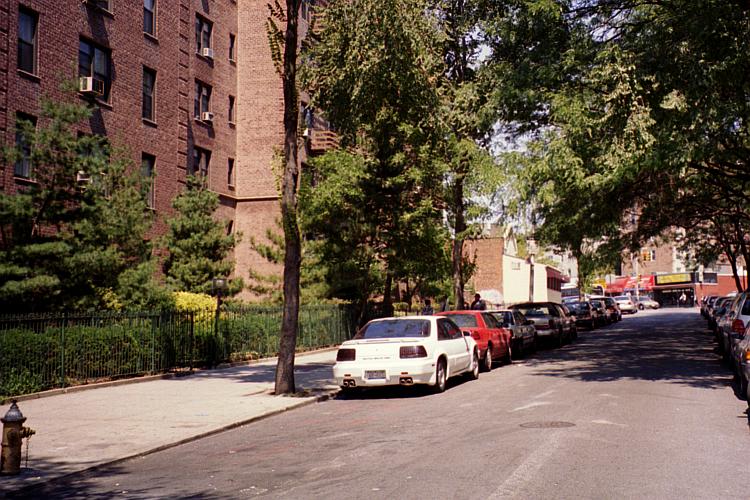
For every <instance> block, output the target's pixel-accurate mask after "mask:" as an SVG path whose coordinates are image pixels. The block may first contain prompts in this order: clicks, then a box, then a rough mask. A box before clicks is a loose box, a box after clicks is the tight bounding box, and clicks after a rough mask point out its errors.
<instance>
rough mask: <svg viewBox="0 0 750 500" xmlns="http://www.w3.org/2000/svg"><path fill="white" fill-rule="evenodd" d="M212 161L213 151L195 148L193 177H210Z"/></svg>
mask: <svg viewBox="0 0 750 500" xmlns="http://www.w3.org/2000/svg"><path fill="white" fill-rule="evenodd" d="M210 161H211V151H208V150H206V149H203V148H199V147H194V148H193V166H192V169H191V172H190V173H191V174H192V175H197V176H200V177H207V176H208V164H209V162H210Z"/></svg>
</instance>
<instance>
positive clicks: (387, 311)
mask: <svg viewBox="0 0 750 500" xmlns="http://www.w3.org/2000/svg"><path fill="white" fill-rule="evenodd" d="M392 288H393V274H392V273H391V271H390V270H387V269H386V272H385V289H384V290H383V315H384V316H385V317H386V318H388V317H391V316H393V299H392V298H391V293H392Z"/></svg>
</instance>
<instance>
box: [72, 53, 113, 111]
mask: <svg viewBox="0 0 750 500" xmlns="http://www.w3.org/2000/svg"><path fill="white" fill-rule="evenodd" d="M111 66H112V65H111V62H110V52H109V49H105V48H104V47H101V46H99V45H97V44H95V43H93V42H90V41H88V40H84V39H81V41H80V43H79V44H78V76H93V77H94V79H96V80H100V81H102V82H103V83H104V93H103V94H102V96H101V98H102V99H103V100H105V101H109V91H110V88H111V87H112V69H111Z"/></svg>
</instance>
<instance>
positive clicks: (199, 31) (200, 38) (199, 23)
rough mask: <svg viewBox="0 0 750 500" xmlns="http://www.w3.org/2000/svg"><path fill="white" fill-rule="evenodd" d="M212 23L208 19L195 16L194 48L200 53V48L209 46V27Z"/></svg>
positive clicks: (211, 26)
mask: <svg viewBox="0 0 750 500" xmlns="http://www.w3.org/2000/svg"><path fill="white" fill-rule="evenodd" d="M212 28H213V24H211V21H209V20H208V19H206V18H204V17H201V16H198V15H196V16H195V50H196V51H197V52H198V53H200V52H201V50H202V49H208V48H211V29H212Z"/></svg>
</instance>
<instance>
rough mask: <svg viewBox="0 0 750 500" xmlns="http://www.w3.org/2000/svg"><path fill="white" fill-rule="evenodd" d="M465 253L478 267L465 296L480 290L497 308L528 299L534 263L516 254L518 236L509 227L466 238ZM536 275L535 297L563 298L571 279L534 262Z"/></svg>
mask: <svg viewBox="0 0 750 500" xmlns="http://www.w3.org/2000/svg"><path fill="white" fill-rule="evenodd" d="M464 252H465V254H466V255H467V256H469V258H471V259H473V260H474V263H475V266H476V268H475V272H474V275H473V276H472V278H471V280H470V281H469V283H467V284H466V285H467V286H466V299H469V298H470V297H472V296H473V294H474V293H479V294H480V295H482V298H483V299H484V300H485V301H486V302H488V305H491V306H495V307H499V306H503V305H509V304H513V303H517V302H524V301H527V300H529V297H530V293H531V286H530V284H531V275H532V264H531V262H530V261H529V259H525V258H521V257H518V256H517V255H516V254H517V253H518V247H517V244H516V239H515V236H514V235H513V233H512V232H511V231H510V230H509V229H503V228H502V227H500V226H493V227H492V228H491V229H490V230H489V231H487V234H486V236H485V237H483V238H481V239H477V240H469V241H467V242H466V244H465V248H464ZM533 276H534V287H533V294H534V297H533V299H534V300H536V301H552V302H560V301H561V300H562V295H561V287H562V284H563V283H565V282H567V281H568V278H567V276H565V275H564V274H563V273H562V272H561V271H560V270H559V269H557V268H555V267H553V266H549V265H545V264H540V263H535V264H533ZM469 301H470V300H469Z"/></svg>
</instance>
